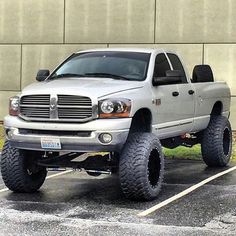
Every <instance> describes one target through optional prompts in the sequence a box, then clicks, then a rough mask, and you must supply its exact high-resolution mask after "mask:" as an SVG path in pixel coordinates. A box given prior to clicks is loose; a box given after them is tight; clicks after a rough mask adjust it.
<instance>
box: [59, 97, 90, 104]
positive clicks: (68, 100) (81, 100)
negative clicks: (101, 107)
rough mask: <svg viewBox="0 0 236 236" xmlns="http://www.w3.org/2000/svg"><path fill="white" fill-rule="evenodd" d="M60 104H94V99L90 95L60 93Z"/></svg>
mask: <svg viewBox="0 0 236 236" xmlns="http://www.w3.org/2000/svg"><path fill="white" fill-rule="evenodd" d="M58 105H61V106H90V107H91V106H92V101H91V99H90V98H88V97H81V96H74V95H58Z"/></svg>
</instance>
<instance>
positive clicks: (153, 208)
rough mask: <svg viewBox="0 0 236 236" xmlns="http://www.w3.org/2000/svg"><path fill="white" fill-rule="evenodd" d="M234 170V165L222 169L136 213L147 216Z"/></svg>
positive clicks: (235, 168) (235, 167)
mask: <svg viewBox="0 0 236 236" xmlns="http://www.w3.org/2000/svg"><path fill="white" fill-rule="evenodd" d="M234 170H236V166H234V167H232V168H229V169H228V170H225V171H222V172H220V173H218V174H216V175H213V176H211V177H209V178H207V179H205V180H203V181H201V182H199V183H198V184H195V185H193V186H192V187H190V188H187V189H186V190H184V191H182V192H180V193H178V194H177V195H175V196H173V197H171V198H168V199H166V200H165V201H163V202H160V203H158V204H157V205H155V206H153V207H151V208H149V209H147V210H145V211H142V212H141V213H139V214H138V216H147V215H149V214H151V213H153V212H155V211H157V210H159V209H160V208H162V207H164V206H166V205H168V204H170V203H171V202H173V201H176V200H177V199H180V198H181V197H184V196H185V195H187V194H189V193H191V192H193V191H194V190H196V189H198V188H200V187H202V186H203V185H205V184H207V183H209V182H211V181H212V180H214V179H217V178H219V177H221V176H223V175H226V174H228V173H230V172H232V171H234Z"/></svg>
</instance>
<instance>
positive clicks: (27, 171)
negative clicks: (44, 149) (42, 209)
mask: <svg viewBox="0 0 236 236" xmlns="http://www.w3.org/2000/svg"><path fill="white" fill-rule="evenodd" d="M39 157H40V152H36V151H35V152H34V151H24V150H19V149H17V148H13V147H11V146H10V144H9V143H8V141H6V142H5V144H4V147H3V151H2V159H1V172H2V178H3V181H4V183H5V185H6V186H7V187H8V188H9V189H10V190H12V191H13V192H21V193H31V192H35V191H37V190H38V189H39V188H40V187H41V186H42V184H43V183H44V180H45V178H46V175H47V170H46V168H45V167H41V166H38V165H37V164H36V161H37V158H39Z"/></svg>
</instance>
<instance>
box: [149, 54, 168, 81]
mask: <svg viewBox="0 0 236 236" xmlns="http://www.w3.org/2000/svg"><path fill="white" fill-rule="evenodd" d="M167 70H170V65H169V62H168V60H167V58H166V56H165V54H164V53H161V54H158V55H157V57H156V61H155V68H154V74H153V77H166V71H167Z"/></svg>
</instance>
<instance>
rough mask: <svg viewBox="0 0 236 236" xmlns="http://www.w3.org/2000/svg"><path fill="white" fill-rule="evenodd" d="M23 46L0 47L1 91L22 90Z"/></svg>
mask: <svg viewBox="0 0 236 236" xmlns="http://www.w3.org/2000/svg"><path fill="white" fill-rule="evenodd" d="M20 68H21V46H20V45H0V90H20Z"/></svg>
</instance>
